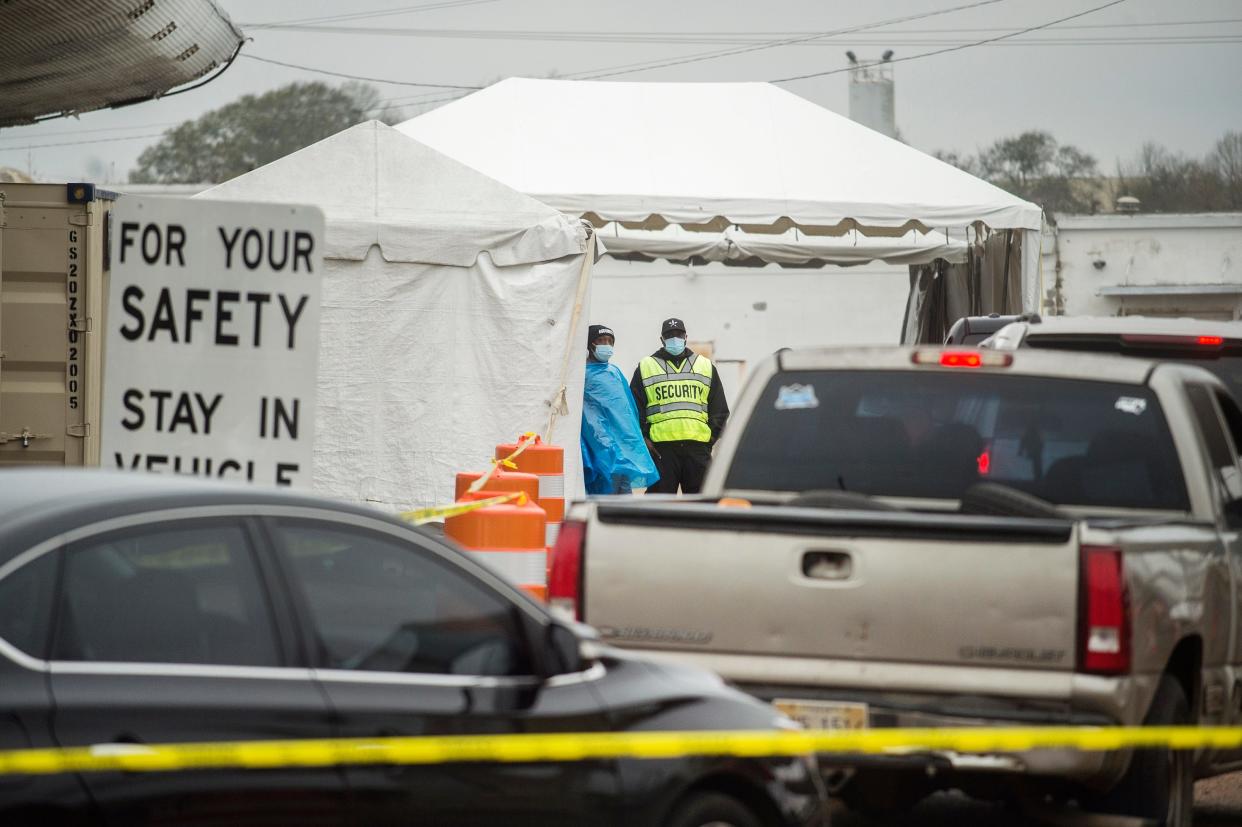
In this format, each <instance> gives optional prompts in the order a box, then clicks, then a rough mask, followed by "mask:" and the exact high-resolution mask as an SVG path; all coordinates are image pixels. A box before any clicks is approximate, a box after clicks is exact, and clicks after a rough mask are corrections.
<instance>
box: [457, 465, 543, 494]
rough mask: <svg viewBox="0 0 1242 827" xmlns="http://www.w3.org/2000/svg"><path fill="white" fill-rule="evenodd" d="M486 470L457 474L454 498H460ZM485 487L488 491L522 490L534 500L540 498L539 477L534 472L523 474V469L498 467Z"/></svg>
mask: <svg viewBox="0 0 1242 827" xmlns="http://www.w3.org/2000/svg"><path fill="white" fill-rule="evenodd" d="M485 473H487V472H485V471H462V472H461V473H459V474H458V475H457V483H456V486H455V490H454V492H453V499H455V500H460V499H461V498H462V497H463V496H464V495H465V493H466V491H468V490H469V488H470V486H471V485H474V483H475V481H476V480H478V479H479V477H481V476H483V475H484V474H485ZM483 487H484V488H486V489H487V490H488V491H500V492H503V493H510V492H513V491H521V492H522V493H523V494H525V495H526V496H527V498H529V499H530V501H531V502H534V501H535V500H537V499H538V498H539V477H537V476H535V475H534V474H523V473H522V472H521V471H506V470H505V469H503V468H497V469H496V470H495V471H493V472H492V475H491V477H490V478H488V480H487V482H486V483H484V484H483Z"/></svg>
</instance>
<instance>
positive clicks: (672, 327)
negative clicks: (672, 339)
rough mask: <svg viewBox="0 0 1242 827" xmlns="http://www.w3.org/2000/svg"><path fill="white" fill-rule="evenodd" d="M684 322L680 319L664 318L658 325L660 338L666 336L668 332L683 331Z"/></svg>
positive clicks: (684, 330)
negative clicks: (662, 322)
mask: <svg viewBox="0 0 1242 827" xmlns="http://www.w3.org/2000/svg"><path fill="white" fill-rule="evenodd" d="M685 332H686V323H685V322H683V321H682V320H681V319H665V320H664V324H662V325H660V338H664V337H665V336H668V334H670V333H685Z"/></svg>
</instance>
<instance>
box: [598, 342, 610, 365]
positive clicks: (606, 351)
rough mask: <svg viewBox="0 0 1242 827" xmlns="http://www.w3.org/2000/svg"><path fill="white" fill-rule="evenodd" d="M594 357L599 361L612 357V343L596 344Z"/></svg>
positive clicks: (605, 360)
mask: <svg viewBox="0 0 1242 827" xmlns="http://www.w3.org/2000/svg"><path fill="white" fill-rule="evenodd" d="M595 358H596V359H597V360H598V361H600V362H607V361H608V360H609V359H611V358H612V345H596V346H595Z"/></svg>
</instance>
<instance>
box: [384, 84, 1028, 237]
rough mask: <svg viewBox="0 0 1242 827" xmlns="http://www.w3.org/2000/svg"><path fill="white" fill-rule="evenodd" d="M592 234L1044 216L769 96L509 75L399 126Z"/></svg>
mask: <svg viewBox="0 0 1242 827" xmlns="http://www.w3.org/2000/svg"><path fill="white" fill-rule="evenodd" d="M397 128H398V129H399V130H401V131H402V132H404V133H405V134H407V135H409V136H411V137H413V138H416V139H418V140H419V141H422V142H423V143H425V144H427V145H428V146H431V147H434V148H436V149H438V150H439V151H441V152H444V153H445V154H448V155H451V156H452V157H454V158H456V159H458V160H459V161H462V162H463V163H465V164H468V165H469V166H471V167H473V168H475V169H477V170H479V171H481V172H483V173H485V174H487V175H490V176H492V177H493V178H496V179H497V180H500V181H503V182H504V183H506V184H508V185H509V186H511V187H513V188H514V189H517V190H520V191H521V192H525V193H527V194H528V195H531V196H533V197H535V198H538V199H539V200H540V201H543V202H544V203H546V204H549V205H551V206H553V207H556V208H558V209H561V210H563V211H565V212H567V213H569V214H571V215H582V216H585V217H587V218H590V219H592V220H593V221H595V223H597V224H603V223H605V222H608V221H621V222H627V224H628V225H629V226H631V227H636V228H638V227H641V228H646V229H657V228H660V227H663V226H665V225H666V224H670V223H673V224H682V225H684V226H698V227H699V228H702V229H714V230H717V231H723V230H724V229H725V228H726V227H727V226H729V225H730V224H737V225H741V226H742V228H743V229H745V230H747V231H749V232H769V233H770V232H783V231H785V230H788V229H790V228H792V227H797V228H799V229H800V230H802V231H803V232H807V233H810V234H813V235H841V234H843V233H845V232H847V231H848V230H850V229H859V230H861V231H862V232H865V233H867V234H868V235H902V234H904V233H905V232H907V231H908V230H911V229H918V230H922V231H924V232H926V231H928V230H931V229H951V228H961V227H966V226H970V225H974V224H977V223H982V224H984V225H986V226H987V227H990V228H992V229H1002V228H1024V229H1028V230H1038V229H1039V228H1040V214H1041V211H1040V208H1039V207H1038V206H1036V205H1034V204H1031V203H1029V202H1027V201H1023V200H1022V199H1020V198H1017V197H1016V196H1013V195H1010V194H1009V193H1007V192H1005V191H1004V190H1001V189H999V188H997V187H994V186H992V185H991V184H989V183H987V182H986V181H983V180H981V179H979V178H976V177H974V176H973V175H970V174H969V173H966V172H963V171H962V170H960V169H957V168H956V167H953V166H951V165H949V164H946V163H943V162H941V161H938V160H937V159H935V158H933V157H931V156H930V155H927V154H925V153H923V152H919V151H918V150H916V149H914V148H912V147H909V146H907V145H906V144H903V143H901V142H900V141H895V140H893V139H891V138H888V137H886V136H884V135H881V134H880V133H878V132H875V131H873V130H870V129H868V128H866V127H864V126H861V125H859V124H857V123H854V122H853V121H851V120H850V119H848V118H846V117H843V116H841V115H838V114H836V113H835V112H832V111H830V110H828V109H824V108H823V107H821V106H817V105H816V104H813V103H811V102H810V101H807V100H805V99H803V98H800V97H798V96H797V95H794V94H792V93H790V92H787V91H785V90H784V89H781V88H779V87H777V86H773V85H772V84H770V83H635V82H600V81H573V80H533V79H528V78H510V79H508V80H504V81H501V82H500V83H497V84H494V85H492V86H490V87H488V88H486V89H484V90H482V91H479V92H476V93H474V94H472V95H470V96H468V97H465V98H463V99H461V100H459V101H456V102H454V103H451V104H448V105H447V106H444V107H441V108H440V109H436V110H434V111H432V112H428V113H427V114H425V115H421V116H419V117H417V118H413V119H411V120H408V121H406V122H404V123H402V124H400V125H399V126H398V127H397Z"/></svg>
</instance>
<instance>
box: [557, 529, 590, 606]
mask: <svg viewBox="0 0 1242 827" xmlns="http://www.w3.org/2000/svg"><path fill="white" fill-rule="evenodd" d="M585 545H586V523H584V522H580V521H578V520H566V521H565V522H564V523H562V524H561V531H560V534H558V535H557V537H556V545H554V546H552V571H551V573H550V574H549V575H548V604H549V605H550V606H552V607H553V608H556V609H560V610H562V611H564V612H566V613H568V614H571V615H573V617H574V619H575V620H582V551H583V547H584V546H585Z"/></svg>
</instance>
